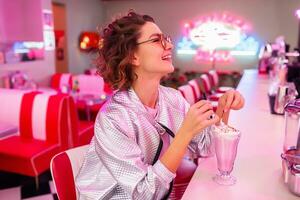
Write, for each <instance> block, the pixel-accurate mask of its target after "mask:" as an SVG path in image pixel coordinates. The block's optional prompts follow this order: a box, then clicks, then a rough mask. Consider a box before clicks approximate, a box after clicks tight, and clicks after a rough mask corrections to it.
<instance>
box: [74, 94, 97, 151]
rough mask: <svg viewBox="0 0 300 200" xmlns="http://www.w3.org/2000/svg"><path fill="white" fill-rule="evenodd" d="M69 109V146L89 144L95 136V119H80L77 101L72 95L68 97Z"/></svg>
mask: <svg viewBox="0 0 300 200" xmlns="http://www.w3.org/2000/svg"><path fill="white" fill-rule="evenodd" d="M68 109H69V110H68V111H69V119H70V121H69V130H70V133H71V134H70V136H71V137H70V140H69V147H77V146H81V145H85V144H89V143H90V141H91V139H92V137H93V136H94V121H86V120H79V118H78V112H77V108H76V105H75V102H74V100H73V98H72V97H69V98H68Z"/></svg>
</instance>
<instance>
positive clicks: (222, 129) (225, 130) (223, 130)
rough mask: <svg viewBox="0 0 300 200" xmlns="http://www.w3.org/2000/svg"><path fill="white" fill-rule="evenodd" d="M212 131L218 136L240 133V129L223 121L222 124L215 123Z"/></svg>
mask: <svg viewBox="0 0 300 200" xmlns="http://www.w3.org/2000/svg"><path fill="white" fill-rule="evenodd" d="M212 131H213V133H214V134H215V135H216V136H220V137H233V136H238V135H240V131H239V130H237V129H235V128H233V127H231V126H228V125H226V124H224V123H221V124H220V125H218V126H217V125H213V127H212Z"/></svg>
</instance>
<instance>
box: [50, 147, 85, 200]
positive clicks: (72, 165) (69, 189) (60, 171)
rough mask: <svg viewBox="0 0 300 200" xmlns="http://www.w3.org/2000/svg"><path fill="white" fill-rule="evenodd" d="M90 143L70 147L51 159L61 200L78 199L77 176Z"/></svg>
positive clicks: (56, 187)
mask: <svg viewBox="0 0 300 200" xmlns="http://www.w3.org/2000/svg"><path fill="white" fill-rule="evenodd" d="M87 150H88V145H85V146H80V147H77V148H73V149H69V150H67V151H64V152H61V153H59V154H57V155H56V156H54V157H53V158H52V160H51V164H50V169H51V174H52V178H53V182H54V186H55V189H56V192H57V196H58V198H59V199H60V200H76V199H77V198H76V197H77V196H78V195H77V190H76V187H75V177H76V176H77V174H78V172H79V169H80V167H81V165H82V163H83V161H84V156H85V153H86V152H87Z"/></svg>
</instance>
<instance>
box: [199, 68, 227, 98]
mask: <svg viewBox="0 0 300 200" xmlns="http://www.w3.org/2000/svg"><path fill="white" fill-rule="evenodd" d="M200 80H201V82H202V84H203V88H204V93H205V94H206V95H207V98H208V99H209V100H210V101H218V100H219V98H220V97H221V96H222V95H223V94H222V93H215V92H214V91H213V89H212V85H211V83H210V79H209V76H208V75H207V74H202V75H201V76H200Z"/></svg>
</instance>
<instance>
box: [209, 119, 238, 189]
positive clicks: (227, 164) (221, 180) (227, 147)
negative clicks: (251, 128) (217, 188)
mask: <svg viewBox="0 0 300 200" xmlns="http://www.w3.org/2000/svg"><path fill="white" fill-rule="evenodd" d="M212 135H213V141H214V146H215V153H216V157H217V165H218V170H219V172H220V173H219V174H217V175H216V176H215V177H213V180H214V181H215V182H217V183H218V184H221V185H233V184H235V183H236V178H235V177H233V176H232V175H231V171H232V169H233V165H234V160H235V157H236V153H237V147H238V143H239V140H240V136H241V133H240V131H238V130H236V129H234V128H232V127H230V126H227V125H225V124H223V123H221V124H220V125H218V126H215V125H213V126H212Z"/></svg>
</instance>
